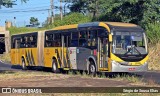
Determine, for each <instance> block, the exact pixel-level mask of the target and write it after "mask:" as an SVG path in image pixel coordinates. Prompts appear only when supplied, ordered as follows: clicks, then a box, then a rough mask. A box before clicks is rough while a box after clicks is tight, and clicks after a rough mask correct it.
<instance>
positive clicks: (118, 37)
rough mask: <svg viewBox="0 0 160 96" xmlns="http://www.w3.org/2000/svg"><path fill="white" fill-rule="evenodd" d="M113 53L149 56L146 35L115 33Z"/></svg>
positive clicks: (140, 33)
mask: <svg viewBox="0 0 160 96" xmlns="http://www.w3.org/2000/svg"><path fill="white" fill-rule="evenodd" d="M113 53H114V54H118V55H143V54H147V46H146V36H145V34H144V33H142V32H115V33H114V35H113Z"/></svg>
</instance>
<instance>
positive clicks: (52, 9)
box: [50, 0, 54, 23]
mask: <svg viewBox="0 0 160 96" xmlns="http://www.w3.org/2000/svg"><path fill="white" fill-rule="evenodd" d="M50 3H51V18H52V21H51V22H52V23H53V22H54V0H50Z"/></svg>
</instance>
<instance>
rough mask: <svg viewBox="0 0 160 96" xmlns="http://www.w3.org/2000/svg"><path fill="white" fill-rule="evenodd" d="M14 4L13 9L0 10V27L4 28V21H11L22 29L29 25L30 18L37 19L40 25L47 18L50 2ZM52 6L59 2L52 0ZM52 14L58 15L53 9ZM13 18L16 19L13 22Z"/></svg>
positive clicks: (19, 2)
mask: <svg viewBox="0 0 160 96" xmlns="http://www.w3.org/2000/svg"><path fill="white" fill-rule="evenodd" d="M16 4H17V5H14V6H13V8H5V7H3V6H2V8H1V9H0V26H5V21H11V22H13V23H14V22H15V23H16V26H18V27H22V26H25V25H28V24H29V21H30V17H36V18H38V20H39V22H40V24H42V23H43V22H44V21H45V20H46V19H47V17H48V10H47V9H50V0H29V1H27V3H22V2H21V0H17V2H16ZM54 4H55V6H59V5H60V4H59V0H54ZM63 5H64V4H63ZM42 10H43V11H42ZM22 11H25V12H22ZM54 13H55V14H59V13H60V12H59V10H58V9H55V10H54ZM14 17H16V19H15V20H14Z"/></svg>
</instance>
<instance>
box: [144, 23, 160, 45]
mask: <svg viewBox="0 0 160 96" xmlns="http://www.w3.org/2000/svg"><path fill="white" fill-rule="evenodd" d="M146 32H147V37H148V39H149V42H150V43H152V44H156V43H158V42H159V41H160V23H149V24H147V25H146Z"/></svg>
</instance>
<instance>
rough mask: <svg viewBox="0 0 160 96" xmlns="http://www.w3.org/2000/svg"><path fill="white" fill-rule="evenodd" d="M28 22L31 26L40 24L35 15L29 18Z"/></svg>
mask: <svg viewBox="0 0 160 96" xmlns="http://www.w3.org/2000/svg"><path fill="white" fill-rule="evenodd" d="M30 24H32V25H33V26H38V25H40V23H39V22H38V18H35V17H31V18H30Z"/></svg>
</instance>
